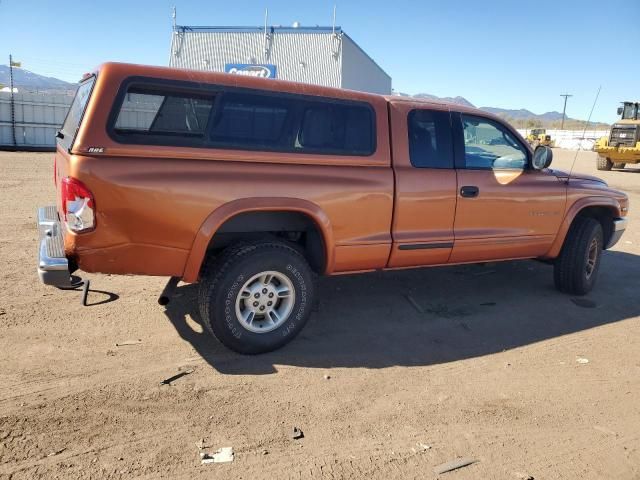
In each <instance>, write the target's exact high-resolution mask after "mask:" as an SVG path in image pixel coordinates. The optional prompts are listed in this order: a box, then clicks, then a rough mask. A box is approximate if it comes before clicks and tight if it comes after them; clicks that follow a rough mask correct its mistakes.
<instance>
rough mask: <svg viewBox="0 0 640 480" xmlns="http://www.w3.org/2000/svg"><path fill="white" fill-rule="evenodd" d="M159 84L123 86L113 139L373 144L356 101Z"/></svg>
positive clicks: (368, 115) (238, 145)
mask: <svg viewBox="0 0 640 480" xmlns="http://www.w3.org/2000/svg"><path fill="white" fill-rule="evenodd" d="M164 83H165V85H160V84H157V85H153V84H150V85H140V84H132V85H129V86H128V87H125V88H126V90H125V91H124V92H122V93H121V95H120V97H121V100H120V103H119V104H117V107H116V108H115V109H114V112H113V113H112V117H111V118H112V122H111V127H110V128H109V131H110V134H111V136H112V137H113V138H114V140H116V141H118V142H120V143H136V144H146V145H166V146H188V147H205V148H225V149H237V150H265V151H278V152H293V153H318V154H334V155H358V156H366V155H371V154H373V153H374V151H375V148H376V140H375V115H374V112H373V109H372V108H371V106H370V105H369V104H367V103H364V102H354V101H346V100H339V99H333V98H321V97H320V98H319V97H309V96H305V95H294V94H278V93H272V92H268V91H259V90H248V89H234V88H229V87H224V86H216V85H205V86H203V85H202V84H199V85H198V87H197V88H194V89H192V90H191V91H190V90H189V88H188V87H186V86H184V85H182V82H178V83H179V84H178V85H176V87H175V88H173V87H167V86H166V82H164ZM125 85H126V84H125ZM209 92H210V93H209Z"/></svg>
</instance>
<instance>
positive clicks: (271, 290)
mask: <svg viewBox="0 0 640 480" xmlns="http://www.w3.org/2000/svg"><path fill="white" fill-rule="evenodd" d="M57 137H58V140H57V153H56V156H55V166H54V170H55V173H54V178H55V182H56V185H57V204H56V205H55V206H50V207H43V208H41V209H39V211H38V224H39V232H40V249H39V268H38V271H39V275H40V278H41V280H42V281H43V282H44V283H45V284H49V285H55V286H58V287H62V288H64V287H69V286H70V284H71V282H72V280H71V278H72V277H71V274H72V273H73V272H74V271H75V270H77V269H80V270H83V271H85V272H102V273H110V274H140V275H159V276H167V277H172V278H171V280H170V282H169V283H168V287H167V288H166V289H165V293H166V295H165V296H164V298H165V301H166V297H169V296H170V293H171V289H172V288H173V286H175V284H176V283H177V281H178V280H182V281H184V282H198V283H199V298H198V302H199V309H200V313H201V315H202V321H203V323H204V324H205V325H206V327H207V328H208V330H209V331H210V332H211V333H212V334H214V335H215V336H216V337H217V338H218V339H219V340H220V341H221V342H222V343H223V344H224V345H226V346H227V347H229V348H231V349H233V350H236V351H238V352H241V353H248V354H252V353H260V352H266V351H269V350H273V349H276V348H278V347H280V346H282V345H284V344H285V343H287V342H288V341H290V340H291V339H292V338H293V337H294V336H295V335H296V334H297V333H298V332H299V331H300V330H301V329H302V327H303V325H304V324H305V322H306V320H307V319H308V317H309V315H310V312H311V310H312V307H313V304H314V299H315V296H316V288H315V278H316V277H317V276H318V275H337V274H345V273H355V272H367V271H373V270H390V269H400V268H411V267H424V266H433V265H445V264H460V263H471V262H486V261H499V260H511V259H523V258H534V259H541V260H546V261H549V262H553V263H554V280H555V284H556V286H557V287H558V288H559V289H560V290H561V291H563V292H567V293H571V294H577V295H580V294H585V293H587V292H588V291H589V290H590V289H591V288H592V287H593V285H594V283H595V280H596V276H597V273H598V267H599V263H600V259H601V252H602V251H603V249H607V248H610V247H611V246H613V245H614V244H615V243H616V242H617V241H618V239H619V238H620V236H621V235H622V233H623V231H624V229H625V226H626V222H627V221H626V215H627V209H628V199H627V196H626V195H625V194H624V193H622V192H619V191H616V190H612V189H610V188H608V187H607V185H606V184H605V183H604V182H603V181H602V180H599V179H597V178H595V177H589V176H584V175H573V176H571V175H568V174H567V173H563V172H560V171H556V170H552V169H549V168H548V167H549V164H550V163H551V156H552V152H551V150H550V149H549V148H547V147H538V148H537V149H536V150H535V152H533V151H531V149H530V147H529V146H528V144H527V142H526V141H524V140H523V139H522V137H521V136H520V135H519V134H518V133H517V132H516V131H515V130H514V129H513V128H512V127H511V126H509V125H508V124H506V123H504V122H503V121H501V120H500V119H499V118H496V117H494V116H492V115H489V114H487V113H486V112H483V111H479V110H476V109H472V108H466V107H463V106H460V105H455V104H447V103H439V102H432V101H420V100H417V99H413V98H403V97H394V96H390V97H385V96H380V95H373V94H367V93H360V92H354V91H347V90H341V89H331V88H324V87H317V86H310V85H306V84H298V83H290V82H284V81H279V80H268V79H259V78H251V77H241V76H235V75H228V74H221V73H212V72H202V71H188V70H178V69H170V68H161V67H149V66H141V65H127V64H117V63H107V64H104V65H103V66H102V67H101V68H100V69H99V70H98V71H97V72H95V73H93V74H91V75H87V76H86V77H85V78H84V79H83V81H82V82H81V84H80V87H79V88H78V92H77V94H76V97H75V100H74V101H73V104H72V106H71V108H70V110H69V113H68V115H67V118H66V120H65V122H64V125H63V127H62V129H61V130H60V132H58V134H57Z"/></svg>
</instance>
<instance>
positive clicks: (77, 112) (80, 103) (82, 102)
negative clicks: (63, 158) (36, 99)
mask: <svg viewBox="0 0 640 480" xmlns="http://www.w3.org/2000/svg"><path fill="white" fill-rule="evenodd" d="M95 81H96V77H95V76H92V77H91V78H89V79H87V80H85V81H84V82H83V83H81V84H80V86H79V87H78V90H76V96H75V98H74V99H73V103H72V104H71V107H69V112H68V113H67V118H66V119H65V120H64V124H63V125H62V128H61V129H60V133H61V134H62V138H60V137H58V138H60V143H61V144H62V145H63V146H64V147H65V148H66V149H70V148H71V143H72V142H73V139H74V138H75V136H76V132H77V131H78V127H79V126H80V122H81V121H82V115H83V114H84V109H85V107H86V106H87V102H88V101H89V95H91V89H92V88H93V84H94V82H95Z"/></svg>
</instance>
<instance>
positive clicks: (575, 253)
mask: <svg viewBox="0 0 640 480" xmlns="http://www.w3.org/2000/svg"><path fill="white" fill-rule="evenodd" d="M603 243H604V240H603V234H602V226H601V225H600V222H598V221H597V220H594V219H593V218H589V217H578V218H576V219H575V220H574V222H573V224H572V225H571V228H570V229H569V233H568V234H567V238H566V239H565V241H564V245H563V246H562V251H561V252H560V255H559V256H558V258H557V259H556V261H555V264H554V269H553V278H554V282H555V285H556V288H557V289H558V290H560V291H561V292H564V293H569V294H572V295H586V294H587V293H589V292H590V291H591V289H592V288H593V286H594V285H595V283H596V279H597V277H598V270H599V268H600V258H601V257H602V251H603V248H604V246H603Z"/></svg>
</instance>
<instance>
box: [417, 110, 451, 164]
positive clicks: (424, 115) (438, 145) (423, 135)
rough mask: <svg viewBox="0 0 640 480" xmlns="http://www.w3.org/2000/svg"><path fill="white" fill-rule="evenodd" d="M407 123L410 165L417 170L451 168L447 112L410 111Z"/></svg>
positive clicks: (449, 124) (449, 128)
mask: <svg viewBox="0 0 640 480" xmlns="http://www.w3.org/2000/svg"><path fill="white" fill-rule="evenodd" d="M407 122H408V128H407V130H408V132H409V158H410V160H411V165H413V166H414V167H419V168H453V143H452V135H451V121H450V117H449V112H442V111H436V110H412V111H411V112H409V115H408V117H407Z"/></svg>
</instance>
